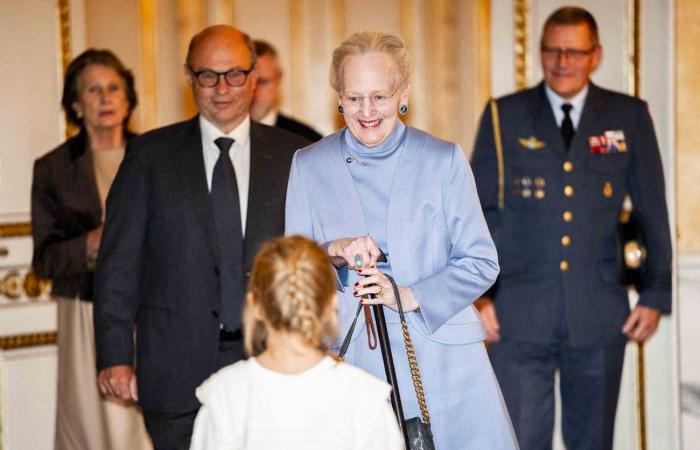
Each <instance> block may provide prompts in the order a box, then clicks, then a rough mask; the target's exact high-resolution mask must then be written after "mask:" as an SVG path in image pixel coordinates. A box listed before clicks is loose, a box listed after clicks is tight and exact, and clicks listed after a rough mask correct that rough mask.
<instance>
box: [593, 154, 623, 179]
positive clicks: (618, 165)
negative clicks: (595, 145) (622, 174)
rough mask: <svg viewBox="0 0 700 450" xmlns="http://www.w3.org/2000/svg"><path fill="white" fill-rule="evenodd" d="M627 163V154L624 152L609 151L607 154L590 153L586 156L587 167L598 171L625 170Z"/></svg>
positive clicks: (607, 172) (613, 171)
mask: <svg viewBox="0 0 700 450" xmlns="http://www.w3.org/2000/svg"><path fill="white" fill-rule="evenodd" d="M628 164H629V154H628V153H627V152H624V153H609V154H591V155H589V157H588V161H587V166H588V168H589V169H591V170H593V171H595V172H599V173H606V174H610V173H615V172H618V171H621V170H625V169H626V168H627V165H628Z"/></svg>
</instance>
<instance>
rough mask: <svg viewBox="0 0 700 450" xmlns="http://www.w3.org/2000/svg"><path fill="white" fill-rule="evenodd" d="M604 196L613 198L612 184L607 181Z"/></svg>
mask: <svg viewBox="0 0 700 450" xmlns="http://www.w3.org/2000/svg"><path fill="white" fill-rule="evenodd" d="M603 195H604V196H605V197H606V198H610V197H612V195H613V187H612V184H610V182H609V181H606V182H605V186H603Z"/></svg>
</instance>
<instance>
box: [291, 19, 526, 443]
mask: <svg viewBox="0 0 700 450" xmlns="http://www.w3.org/2000/svg"><path fill="white" fill-rule="evenodd" d="M331 85H332V86H333V88H334V89H335V90H336V91H337V92H338V111H339V112H340V113H341V114H342V115H343V118H344V119H345V124H346V127H345V128H343V129H342V130H340V131H338V132H337V133H335V134H332V135H330V136H328V137H326V138H325V139H323V140H322V141H320V142H318V143H316V144H314V145H312V146H310V147H307V148H305V149H303V150H300V151H298V152H297V153H296V155H295V157H294V162H293V163H292V170H291V175H290V181H289V188H288V192H287V214H286V233H287V234H304V235H307V236H310V237H312V238H313V239H315V240H317V241H318V242H320V243H322V244H324V245H325V246H326V248H327V249H328V253H329V255H330V256H333V257H342V258H343V259H344V260H345V261H347V266H346V267H344V268H342V269H339V270H338V289H339V293H338V295H339V297H340V298H339V302H338V312H339V317H340V323H341V337H342V335H343V334H344V333H345V332H346V331H347V330H348V329H349V327H350V324H351V322H352V319H353V318H354V314H355V311H356V309H357V306H358V302H363V303H365V304H372V303H381V304H383V305H385V306H386V307H387V308H385V315H386V319H387V325H388V332H389V338H390V342H391V347H392V350H393V354H394V363H395V365H396V371H397V377H398V379H399V387H400V393H401V400H402V403H403V408H404V415H405V417H406V418H410V417H416V416H420V409H419V406H418V402H417V400H416V395H415V392H414V388H413V384H412V381H411V374H410V370H409V368H408V363H407V360H406V356H405V347H404V342H403V338H402V333H401V326H400V324H399V316H398V314H397V313H396V311H395V310H396V299H395V298H394V294H393V291H392V289H391V284H390V282H389V280H388V279H387V277H386V276H384V274H385V273H388V274H391V275H392V276H393V277H394V278H395V280H396V282H397V284H398V285H399V292H400V295H401V301H402V305H403V308H404V310H405V311H409V312H408V313H407V319H408V322H409V331H410V334H411V336H412V339H413V343H414V346H415V349H416V354H417V359H418V365H419V367H420V371H421V374H422V378H423V385H424V389H425V396H426V400H427V405H428V410H429V413H430V418H431V428H432V432H433V435H434V439H435V444H436V447H437V448H438V449H439V450H450V449H454V450H468V449H488V450H501V449H503V450H511V449H517V443H516V441H515V435H514V433H513V428H512V426H511V423H510V418H509V416H508V411H507V410H506V406H505V404H504V402H503V399H502V396H501V392H500V389H499V387H498V384H497V381H496V378H495V377H494V374H493V370H492V369H491V365H490V363H489V360H488V357H487V355H486V352H485V349H484V344H483V339H484V330H483V326H482V324H481V320H480V317H479V315H478V313H477V312H476V310H475V308H474V307H473V306H472V303H473V301H474V299H477V298H479V296H481V294H482V293H483V292H484V291H486V290H487V289H488V288H489V287H490V286H491V284H492V283H493V282H494V280H495V279H496V276H497V275H498V262H497V256H496V249H495V247H494V244H493V242H492V240H491V237H490V235H489V231H488V228H487V227H486V223H485V221H484V217H483V215H482V213H481V208H480V206H479V201H478V198H477V194H476V190H475V186H474V180H473V176H472V173H471V169H470V168H469V165H468V163H467V161H466V159H465V157H464V154H463V153H462V150H461V149H460V147H459V146H458V145H457V144H454V143H451V142H446V141H443V140H440V139H437V138H435V137H433V136H431V135H429V134H427V133H425V132H422V131H419V130H417V129H415V128H411V127H409V126H406V125H405V124H403V123H402V121H401V120H400V119H399V117H398V114H399V113H401V114H405V113H406V112H407V110H408V93H409V67H408V58H407V55H406V50H405V47H404V44H403V42H402V41H401V39H400V38H399V37H397V36H393V35H388V34H384V33H369V32H364V33H356V34H354V35H352V36H351V37H349V38H348V39H347V40H345V41H344V42H343V43H342V44H341V45H340V46H339V47H338V48H337V49H336V50H335V52H334V54H333V64H332V67H331ZM379 249H382V250H383V251H384V252H385V254H386V255H387V259H388V261H387V263H377V258H378V255H379ZM368 294H374V295H375V298H374V299H369V298H368ZM365 326H366V325H365V324H363V325H362V326H358V327H356V329H355V332H354V334H353V337H352V339H353V340H352V342H351V345H350V347H349V349H348V352H347V354H346V360H347V361H348V362H350V363H353V364H355V365H357V366H359V367H362V368H364V369H366V370H368V371H369V372H371V373H373V374H375V375H376V376H378V377H381V378H383V377H384V376H385V374H384V366H383V363H382V357H381V353H380V350H379V349H378V348H377V349H376V350H372V349H370V347H369V345H368V344H369V343H368V335H366V330H365V329H364V328H365Z"/></svg>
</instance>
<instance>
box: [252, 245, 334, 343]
mask: <svg viewBox="0 0 700 450" xmlns="http://www.w3.org/2000/svg"><path fill="white" fill-rule="evenodd" d="M335 286H336V283H335V275H334V273H333V268H332V264H331V261H330V258H329V257H328V255H327V254H326V252H324V251H323V250H322V249H321V248H320V247H319V246H318V245H317V244H316V243H315V242H314V241H312V240H310V239H307V238H305V237H302V236H291V237H282V238H277V239H274V240H272V241H269V242H267V243H266V244H265V245H264V246H263V247H262V249H261V250H260V252H259V253H258V255H257V257H256V258H255V264H254V265H253V272H252V274H251V276H250V282H249V284H248V291H249V292H250V293H251V294H252V304H251V301H248V302H246V306H245V309H244V311H243V329H244V344H245V351H246V353H247V354H248V355H249V356H257V355H259V354H260V353H262V352H263V351H265V349H266V348H267V328H266V327H272V328H273V329H275V330H279V331H286V332H290V333H298V334H299V335H301V336H302V338H303V339H304V340H305V341H306V343H307V344H309V345H310V346H313V347H315V348H318V349H320V350H322V351H327V350H328V349H329V348H330V346H331V345H332V343H333V342H334V341H335V339H336V338H337V336H338V321H337V318H336V317H337V316H336V312H335V309H334V308H333V306H334V299H335ZM254 307H258V308H259V311H260V312H262V315H263V316H264V318H263V320H261V319H259V318H256V317H255V314H254V313H253V308H254Z"/></svg>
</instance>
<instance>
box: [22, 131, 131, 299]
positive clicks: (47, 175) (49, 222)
mask: <svg viewBox="0 0 700 450" xmlns="http://www.w3.org/2000/svg"><path fill="white" fill-rule="evenodd" d="M132 137H133V135H132V134H127V140H129V139H131V138H132ZM87 148H88V145H87V135H86V133H85V132H84V131H83V132H81V133H79V134H78V135H76V136H74V137H73V138H71V139H69V140H67V141H66V142H64V143H63V144H61V145H60V146H58V147H57V148H55V149H54V150H52V151H50V152H49V153H47V154H46V155H44V156H42V157H41V158H39V159H37V160H36V162H35V163H34V174H33V177H32V237H33V239H34V255H33V257H32V265H33V267H34V271H35V272H36V273H37V275H39V276H40V277H42V278H49V279H51V280H52V285H51V293H52V294H54V295H59V296H62V297H68V298H72V297H76V296H77V297H79V298H81V299H82V300H91V299H92V291H93V286H92V281H93V272H92V270H90V269H89V268H88V264H87V251H86V244H85V243H86V236H87V233H88V232H89V231H91V230H93V229H95V228H96V227H97V226H99V225H100V223H101V222H102V206H101V205H100V197H99V194H98V192H97V185H96V183H95V172H94V169H93V166H92V157H91V154H90V152H89V151H88V150H87Z"/></svg>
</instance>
